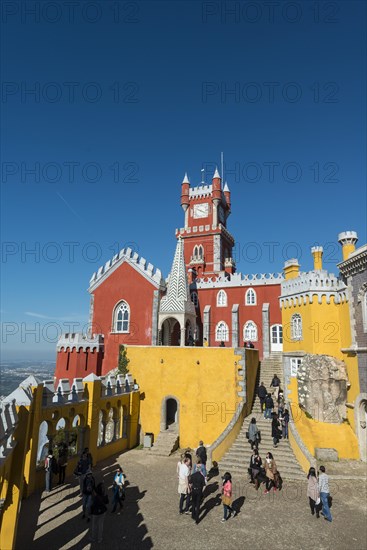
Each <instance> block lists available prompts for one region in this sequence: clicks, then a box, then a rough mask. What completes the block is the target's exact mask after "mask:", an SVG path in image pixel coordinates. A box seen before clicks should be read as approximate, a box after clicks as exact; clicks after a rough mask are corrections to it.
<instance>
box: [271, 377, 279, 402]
mask: <svg viewBox="0 0 367 550" xmlns="http://www.w3.org/2000/svg"><path fill="white" fill-rule="evenodd" d="M270 387H271V388H274V391H273V395H274V397H275V399H276V400H278V393H279V388H280V380H279V378H278V376H277V375H276V374H274V376H273V380H272V381H271V384H270Z"/></svg>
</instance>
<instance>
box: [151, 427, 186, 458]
mask: <svg viewBox="0 0 367 550" xmlns="http://www.w3.org/2000/svg"><path fill="white" fill-rule="evenodd" d="M178 443H179V441H178V433H177V431H176V430H175V429H170V428H168V429H167V430H165V431H164V432H159V434H158V437H157V439H156V441H155V442H154V445H153V447H151V449H150V450H149V452H150V453H152V454H153V455H154V456H170V455H171V454H172V453H173V452H175V451H176V449H178Z"/></svg>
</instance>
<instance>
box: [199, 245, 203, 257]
mask: <svg viewBox="0 0 367 550" xmlns="http://www.w3.org/2000/svg"><path fill="white" fill-rule="evenodd" d="M198 259H199V260H203V259H204V249H203V246H202V245H199V248H198Z"/></svg>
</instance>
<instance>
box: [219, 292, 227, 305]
mask: <svg viewBox="0 0 367 550" xmlns="http://www.w3.org/2000/svg"><path fill="white" fill-rule="evenodd" d="M226 305H227V294H226V292H224V290H220V291H219V292H218V294H217V306H218V307H225V306H226Z"/></svg>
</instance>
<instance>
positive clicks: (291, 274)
mask: <svg viewBox="0 0 367 550" xmlns="http://www.w3.org/2000/svg"><path fill="white" fill-rule="evenodd" d="M283 269H284V277H285V278H286V279H287V280H288V279H295V278H296V277H298V275H299V263H298V260H297V259H296V258H291V259H290V260H287V261H286V262H285V264H284V268H283Z"/></svg>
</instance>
